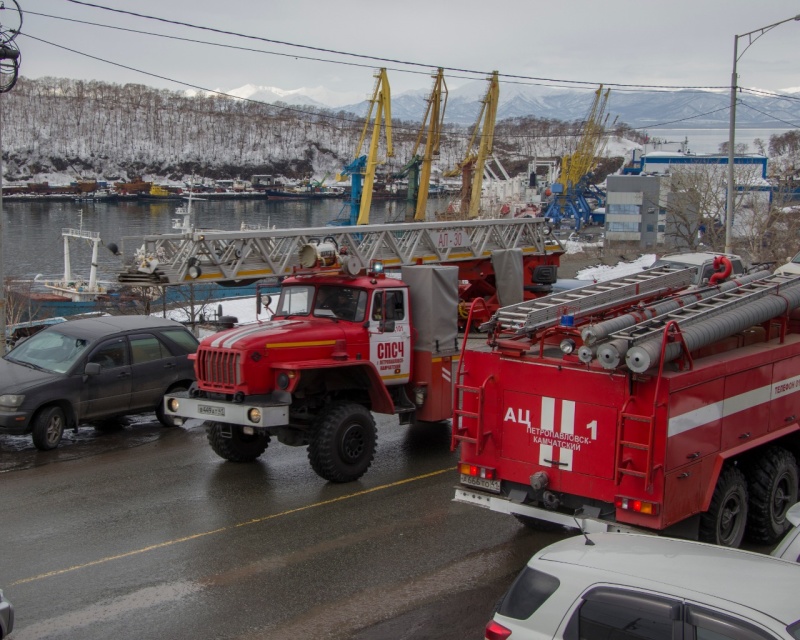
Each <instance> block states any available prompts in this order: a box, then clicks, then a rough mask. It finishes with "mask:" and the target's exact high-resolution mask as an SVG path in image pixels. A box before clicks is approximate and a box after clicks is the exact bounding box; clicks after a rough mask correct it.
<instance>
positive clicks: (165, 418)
mask: <svg viewBox="0 0 800 640" xmlns="http://www.w3.org/2000/svg"><path fill="white" fill-rule="evenodd" d="M187 390H188V387H186V386H184V385H182V384H179V385H177V386H175V387H172V389H170V390H169V391H167V393H179V392H181V391H187ZM156 418H158V421H159V422H160V423H161V424H162V425H163V426H165V427H170V428H171V427H177V426H178V425H177V424H175V416H171V415H168V414H167V413H165V411H164V398H163V397H162V398H161V402H159V403H158V404H157V405H156Z"/></svg>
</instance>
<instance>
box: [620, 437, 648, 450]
mask: <svg viewBox="0 0 800 640" xmlns="http://www.w3.org/2000/svg"><path fill="white" fill-rule="evenodd" d="M619 445H620V446H621V447H627V448H628V449H638V450H639V451H649V450H650V447H648V446H647V445H646V444H642V443H641V442H630V441H627V440H621V441H620V443H619Z"/></svg>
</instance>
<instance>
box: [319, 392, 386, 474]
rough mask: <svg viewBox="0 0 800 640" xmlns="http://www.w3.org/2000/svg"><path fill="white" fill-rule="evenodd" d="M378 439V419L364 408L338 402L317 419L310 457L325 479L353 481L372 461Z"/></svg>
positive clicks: (363, 472)
mask: <svg viewBox="0 0 800 640" xmlns="http://www.w3.org/2000/svg"><path fill="white" fill-rule="evenodd" d="M377 440H378V434H377V431H376V429H375V420H374V418H373V417H372V414H371V413H370V412H369V411H368V410H367V409H366V408H365V407H362V406H361V405H360V404H353V403H342V404H335V405H333V406H332V407H331V408H330V409H329V410H328V411H327V412H326V414H325V415H323V416H321V417H319V418H318V420H317V424H316V428H315V430H314V435H313V436H312V439H311V444H309V445H308V460H309V462H311V468H312V469H314V471H315V472H316V473H317V475H318V476H320V477H322V478H325V480H328V481H329V482H352V481H353V480H358V479H359V478H360V477H361V476H363V475H364V474H365V473H366V472H367V469H369V467H370V465H371V464H372V459H373V458H374V457H375V444H376V442H377Z"/></svg>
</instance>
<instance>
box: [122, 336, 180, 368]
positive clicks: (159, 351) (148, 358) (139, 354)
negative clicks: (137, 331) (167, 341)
mask: <svg viewBox="0 0 800 640" xmlns="http://www.w3.org/2000/svg"><path fill="white" fill-rule="evenodd" d="M130 340H131V360H132V362H133V364H142V363H143V362H153V361H154V360H161V359H162V358H169V357H170V356H171V355H172V354H171V353H170V352H169V350H168V349H167V348H166V347H165V346H164V345H163V344H161V341H160V340H159V339H158V338H156V337H155V336H153V335H141V336H131V338H130Z"/></svg>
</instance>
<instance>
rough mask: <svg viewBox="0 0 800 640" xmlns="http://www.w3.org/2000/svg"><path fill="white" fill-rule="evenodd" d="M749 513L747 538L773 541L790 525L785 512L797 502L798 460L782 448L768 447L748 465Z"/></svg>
mask: <svg viewBox="0 0 800 640" xmlns="http://www.w3.org/2000/svg"><path fill="white" fill-rule="evenodd" d="M746 472H747V479H748V483H749V487H750V504H749V507H750V515H749V516H748V520H747V537H748V538H750V539H752V540H753V541H755V542H763V543H765V544H771V543H773V542H776V541H777V540H778V538H780V537H781V536H782V535H783V534H784V533H785V532H786V530H787V529H789V527H790V524H789V522H787V521H786V512H787V511H788V510H789V507H791V506H792V505H793V504H794V503H795V502H797V461H796V460H795V458H794V456H793V455H792V454H791V453H790V452H789V451H787V450H786V449H784V448H782V447H770V448H769V449H767V450H766V451H765V452H764V454H763V455H761V456H759V457H758V458H757V459H755V460H754V461H753V462H752V464H751V465H750V466H749V467H747V469H746Z"/></svg>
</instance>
